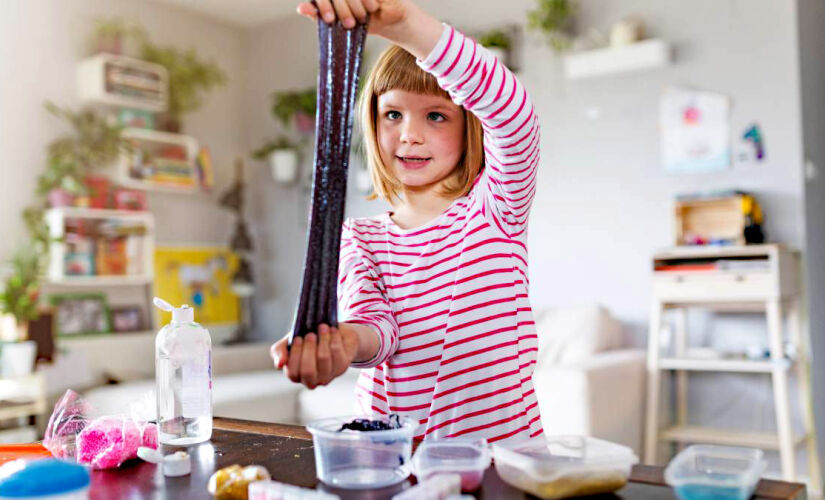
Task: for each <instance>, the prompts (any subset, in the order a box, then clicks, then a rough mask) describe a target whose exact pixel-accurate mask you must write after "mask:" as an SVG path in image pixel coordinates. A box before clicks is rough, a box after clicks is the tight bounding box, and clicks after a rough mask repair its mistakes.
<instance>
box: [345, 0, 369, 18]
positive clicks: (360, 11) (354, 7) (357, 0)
mask: <svg viewBox="0 0 825 500" xmlns="http://www.w3.org/2000/svg"><path fill="white" fill-rule="evenodd" d="M349 9H350V11H351V12H352V15H353V16H355V18H356V19H358V22H360V23H365V22H367V9H366V8H365V7H364V4H363V2H362V0H349Z"/></svg>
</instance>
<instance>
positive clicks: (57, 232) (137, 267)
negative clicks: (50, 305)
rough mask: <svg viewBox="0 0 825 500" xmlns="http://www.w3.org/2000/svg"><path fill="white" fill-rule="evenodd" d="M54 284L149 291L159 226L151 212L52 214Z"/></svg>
mask: <svg viewBox="0 0 825 500" xmlns="http://www.w3.org/2000/svg"><path fill="white" fill-rule="evenodd" d="M45 217H46V223H47V225H48V227H49V235H50V237H51V238H52V241H51V243H50V248H49V266H48V279H49V282H51V283H54V284H66V285H89V286H98V287H99V286H109V285H148V284H151V283H152V279H153V275H154V268H153V265H154V248H155V243H154V240H155V236H154V235H155V229H154V227H155V224H154V218H153V217H152V214H151V213H149V212H132V211H128V210H101V209H90V208H75V207H61V208H53V209H51V210H48V211H47V212H46V216H45Z"/></svg>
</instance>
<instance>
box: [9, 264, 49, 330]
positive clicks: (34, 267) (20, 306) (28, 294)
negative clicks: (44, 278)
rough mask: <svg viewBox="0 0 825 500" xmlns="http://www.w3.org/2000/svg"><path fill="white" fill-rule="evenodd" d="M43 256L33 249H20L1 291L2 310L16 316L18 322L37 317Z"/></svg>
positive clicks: (22, 322)
mask: <svg viewBox="0 0 825 500" xmlns="http://www.w3.org/2000/svg"><path fill="white" fill-rule="evenodd" d="M40 270H41V257H40V255H39V254H38V253H37V252H33V251H31V249H24V250H20V251H18V252H17V253H16V254H15V255H14V257H13V258H12V261H11V273H10V274H9V275H8V277H6V279H5V283H4V286H3V290H2V292H0V311H1V312H3V313H8V314H11V315H13V316H14V318H15V319H16V320H17V323H18V324H24V323H26V322H28V321H31V320H33V319H36V318H37V300H38V297H39V295H40Z"/></svg>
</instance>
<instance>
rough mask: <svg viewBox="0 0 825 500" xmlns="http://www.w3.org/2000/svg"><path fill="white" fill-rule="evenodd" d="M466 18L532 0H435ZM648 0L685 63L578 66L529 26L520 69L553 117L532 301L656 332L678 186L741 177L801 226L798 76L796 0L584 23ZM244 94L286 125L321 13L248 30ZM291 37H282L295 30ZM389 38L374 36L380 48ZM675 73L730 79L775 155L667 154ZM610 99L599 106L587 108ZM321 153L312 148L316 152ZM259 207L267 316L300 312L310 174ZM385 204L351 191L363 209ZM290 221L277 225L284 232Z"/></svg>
mask: <svg viewBox="0 0 825 500" xmlns="http://www.w3.org/2000/svg"><path fill="white" fill-rule="evenodd" d="M421 3H422V4H423V5H424V6H425V7H427V8H429V9H430V11H431V12H434V13H436V15H438V16H439V17H440V18H442V19H449V20H450V21H451V22H453V23H454V24H456V25H457V26H459V27H461V28H463V29H467V30H477V29H481V28H485V27H489V26H491V25H495V24H497V23H508V22H519V23H523V21H524V19H526V12H527V10H529V9H530V8H531V7H532V5H533V2H530V1H528V0H515V1H512V2H507V3H506V5H505V4H504V3H499V2H483V3H482V2H474V3H473V9H472V10H470V9H467V8H466V4H465V3H462V2H434V1H429V2H421ZM634 12H638V13H641V14H642V15H643V16H644V17H645V19H646V20H647V21H648V24H649V26H650V32H651V34H652V35H654V36H661V37H663V38H665V39H666V40H669V41H671V42H672V43H673V44H674V45H675V48H676V64H674V65H673V66H672V67H670V68H667V69H663V70H655V71H647V72H640V73H634V74H627V75H620V76H612V77H607V78H601V79H595V80H592V81H582V82H567V81H564V80H563V79H562V77H561V76H560V75H561V73H560V61H559V59H558V57H557V56H555V55H554V53H553V52H552V51H551V50H549V49H548V48H547V47H546V46H545V45H544V44H543V43H541V42H540V41H539V40H537V39H536V38H537V37H535V36H528V37H527V38H526V43H525V46H524V50H523V53H522V54H521V55H522V59H523V64H522V65H521V66H522V69H521V71H520V73H519V77H520V78H521V80H522V82H523V83H524V84H525V85H526V86H527V88H528V90H529V91H530V92H531V95H532V97H533V99H534V101H535V103H536V106H537V108H538V112H539V116H540V117H541V124H542V129H543V144H542V155H543V161H542V164H541V170H540V173H539V186H538V194H537V197H536V202H535V205H534V209H533V214H532V219H531V229H530V231H531V232H530V247H529V248H530V255H531V260H530V274H531V299H532V302H533V304H534V307H536V308H539V307H545V306H558V305H568V304H579V303H585V302H592V301H598V302H601V303H603V304H605V305H606V306H608V307H609V308H610V310H611V311H613V312H614V313H615V314H616V315H617V316H619V318H620V319H622V320H623V321H625V322H626V323H627V324H629V325H630V326H631V331H632V336H633V339H634V340H635V341H636V342H637V343H639V342H643V341H644V338H645V333H646V332H645V325H646V321H647V313H648V303H649V280H648V277H649V269H650V264H649V258H650V255H651V253H652V252H653V251H654V250H655V249H657V248H660V247H663V246H667V245H669V244H670V243H671V200H672V198H673V195H674V194H675V193H679V192H684V191H693V190H700V189H714V188H724V187H737V188H740V189H748V190H752V191H754V192H755V193H756V194H757V195H758V197H759V199H760V200H761V202H762V204H763V207H764V209H765V211H766V213H767V232H768V234H769V236H770V238H771V239H773V240H777V241H784V242H787V243H790V244H792V245H796V246H799V245H801V244H802V241H803V198H802V195H803V193H802V179H801V172H802V169H801V164H802V156H801V150H800V139H799V137H800V133H801V129H800V110H799V104H798V103H799V76H798V61H797V59H796V46H797V45H796V44H797V40H796V19H795V10H794V4H793V2H784V1H776V0H759V1H757V2H753V1H750V2H746V1H743V0H726V1H718V0H701V1H695V2H677V1H667V2H662V1H657V0H598V1H596V0H589V1H588V0H584V1H582V2H581V11H580V18H579V21H578V24H579V25H581V26H586V27H595V28H597V29H602V30H605V29H606V28H607V27H608V26H609V25H610V23H612V22H613V21H615V20H616V19H618V18H620V17H622V16H623V15H625V14H628V13H634ZM248 44H249V46H250V51H251V52H250V56H251V59H250V64H249V68H250V74H249V85H248V95H247V100H246V110H247V115H248V117H249V119H250V125H251V130H252V131H253V132H252V134H251V137H252V140H253V141H258V140H259V138H260V137H259V136H263V135H265V134H266V133H268V132H270V131H271V130H272V129H273V128H274V122H273V121H272V119H271V118H269V117H268V115H267V109H268V92H270V91H271V90H273V89H283V88H294V87H304V86H308V85H312V84H313V83H314V79H315V72H316V66H317V54H316V52H317V42H316V40H315V27H314V25H313V24H312V23H310V22H300V20H295V19H285V20H283V21H279V22H276V23H271V24H269V25H266V26H263V27H261V28H258V29H256V30H254V31H252V32H251V33H250V37H249V39H248ZM286 45H288V47H289V49H288V50H272V49H271V47H276V46H286ZM374 52H375V50H372V51H371V55H373V56H374ZM670 85H686V86H691V87H696V88H700V89H707V90H712V91H716V92H721V93H724V94H727V95H729V96H730V97H731V98H732V100H733V114H732V119H731V123H732V133H733V134H734V141H736V140H737V139H738V136H739V135H740V134H741V132H742V131H743V130H744V128H745V126H746V125H748V124H749V123H751V122H752V121H757V122H758V123H760V125H761V126H762V129H763V131H764V133H765V136H766V141H767V159H766V160H765V161H764V162H763V163H759V164H738V165H736V166H734V167H733V168H732V169H731V170H729V171H726V172H721V173H718V174H710V175H698V176H686V175H680V176H673V175H668V174H666V173H665V172H664V171H663V169H662V168H661V166H660V162H659V156H658V155H659V140H658V134H657V128H656V127H657V124H656V121H657V112H658V105H659V101H658V99H659V96H660V94H661V93H662V91H663V90H664V89H665V88H667V87H668V86H670ZM591 108H596V109H598V111H599V113H600V118H598V119H595V120H591V119H588V118H587V111H588V110H589V109H591ZM310 163H311V158H308V159H307V167H309V164H310ZM259 185H260V186H261V190H260V191H259V192H258V193H257V195H256V200H257V201H256V202H255V206H256V208H255V211H256V215H258V216H261V217H263V219H261V222H260V223H259V224H258V230H259V231H260V232H261V237H262V238H261V239H262V240H263V241H264V243H263V244H264V246H265V248H264V249H263V250H262V253H261V254H260V255H259V258H260V260H259V263H258V266H259V267H263V268H266V269H270V270H271V272H272V274H271V275H270V276H269V277H267V278H265V279H266V280H267V281H272V283H270V284H268V285H267V286H266V293H265V295H264V296H261V297H259V309H258V314H259V319H261V320H263V321H262V323H263V324H264V325H265V329H266V330H267V331H266V332H263V331H262V332H260V333H261V334H262V335H273V334H270V333H269V330H271V329H274V330H277V331H279V332H280V331H283V330H284V329H285V328H288V326H289V322H290V318H291V308H292V305H294V304H293V302H294V297H295V293H296V291H297V288H298V283H299V279H300V266H301V260H302V245H303V235H304V227H305V226H304V225H302V221H303V218H304V217H305V213H306V203H307V199H306V197H305V196H301V193H300V192H299V190H297V189H285V188H281V187H276V186H274V185H272V183H266V182H262V183H261V184H259ZM383 209H384V207H383V205H381V204H379V203H377V202H375V203H367V202H362V201H360V200H352V201H351V202H350V206H349V212H350V214H370V213H375V212H378V211H381V210H383ZM276 232H277V234H276Z"/></svg>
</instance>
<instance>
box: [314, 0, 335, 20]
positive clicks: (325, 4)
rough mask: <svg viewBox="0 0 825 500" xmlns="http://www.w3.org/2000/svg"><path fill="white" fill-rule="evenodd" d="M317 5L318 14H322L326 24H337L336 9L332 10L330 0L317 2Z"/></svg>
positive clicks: (316, 0) (317, 0)
mask: <svg viewBox="0 0 825 500" xmlns="http://www.w3.org/2000/svg"><path fill="white" fill-rule="evenodd" d="M315 3H316V4H317V5H318V12H320V13H321V17H322V18H323V19H324V21H325V22H326V23H330V24H331V23H334V22H335V9H333V8H332V4H331V3H330V1H329V0H315Z"/></svg>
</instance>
